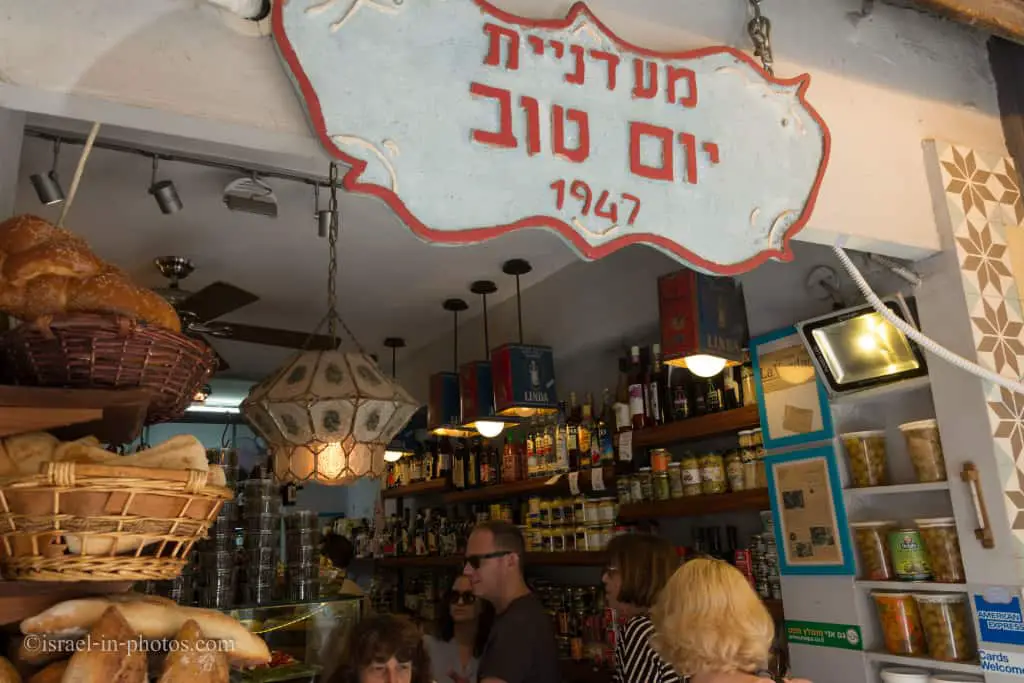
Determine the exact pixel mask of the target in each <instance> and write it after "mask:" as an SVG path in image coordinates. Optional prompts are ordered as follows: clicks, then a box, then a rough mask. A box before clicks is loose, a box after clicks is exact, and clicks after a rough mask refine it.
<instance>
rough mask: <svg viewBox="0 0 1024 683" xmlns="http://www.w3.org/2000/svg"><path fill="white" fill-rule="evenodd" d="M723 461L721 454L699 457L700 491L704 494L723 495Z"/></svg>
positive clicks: (708, 454)
mask: <svg viewBox="0 0 1024 683" xmlns="http://www.w3.org/2000/svg"><path fill="white" fill-rule="evenodd" d="M725 488H726V485H725V460H724V459H723V458H722V454H721V453H705V454H704V455H702V456H700V491H701V493H704V494H709V493H725Z"/></svg>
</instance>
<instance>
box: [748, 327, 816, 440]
mask: <svg viewBox="0 0 1024 683" xmlns="http://www.w3.org/2000/svg"><path fill="white" fill-rule="evenodd" d="M750 361H751V364H752V365H753V369H754V389H755V391H756V392H757V407H758V411H759V412H760V417H761V434H762V436H763V437H764V447H765V449H767V450H769V451H771V450H776V449H779V448H791V447H793V446H801V445H804V444H810V443H815V442H818V441H827V440H830V439H831V438H832V435H833V428H832V414H831V413H830V412H829V408H828V394H827V392H826V391H825V387H824V385H823V384H822V383H821V382H820V381H819V380H818V375H817V372H816V371H815V369H814V362H813V361H812V360H811V354H810V353H809V352H808V351H807V347H806V346H804V343H803V340H801V339H800V335H799V334H798V333H797V331H796V328H795V327H787V328H784V329H781V330H777V331H775V332H770V333H768V334H765V335H762V336H760V337H755V338H754V339H751V340H750Z"/></svg>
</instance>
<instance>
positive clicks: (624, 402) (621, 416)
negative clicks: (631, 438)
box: [605, 358, 633, 433]
mask: <svg viewBox="0 0 1024 683" xmlns="http://www.w3.org/2000/svg"><path fill="white" fill-rule="evenodd" d="M612 409H613V412H612V419H611V420H608V419H607V416H605V421H606V422H607V423H608V429H610V430H612V433H615V432H619V431H621V430H623V429H626V428H627V427H630V426H631V424H632V421H633V420H632V417H631V415H630V410H629V360H628V359H626V358H620V359H619V382H618V384H617V385H616V386H615V402H614V403H613V404H612Z"/></svg>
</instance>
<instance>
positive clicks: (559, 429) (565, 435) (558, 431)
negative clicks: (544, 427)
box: [552, 401, 569, 474]
mask: <svg viewBox="0 0 1024 683" xmlns="http://www.w3.org/2000/svg"><path fill="white" fill-rule="evenodd" d="M565 413H566V407H565V401H562V402H560V403H559V404H558V419H557V421H556V422H555V459H554V463H552V464H553V465H554V468H553V471H552V474H561V473H563V472H568V471H569V423H568V419H567V416H566V414H565Z"/></svg>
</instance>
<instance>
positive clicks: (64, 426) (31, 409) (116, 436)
mask: <svg viewBox="0 0 1024 683" xmlns="http://www.w3.org/2000/svg"><path fill="white" fill-rule="evenodd" d="M150 400H151V394H150V392H148V391H146V390H142V389H124V390H119V389H52V388H47V387H20V386H0V436H11V435H12V434H23V433H25V432H34V431H52V432H54V433H55V435H56V436H57V437H58V438H61V439H66V440H70V439H77V438H81V437H83V436H95V437H96V438H97V439H99V440H100V441H102V442H104V443H114V444H120V443H127V442H129V441H133V440H134V439H135V438H136V437H137V436H138V435H139V433H140V432H141V431H142V424H143V422H144V420H145V418H146V411H147V410H148V409H149V404H150Z"/></svg>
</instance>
